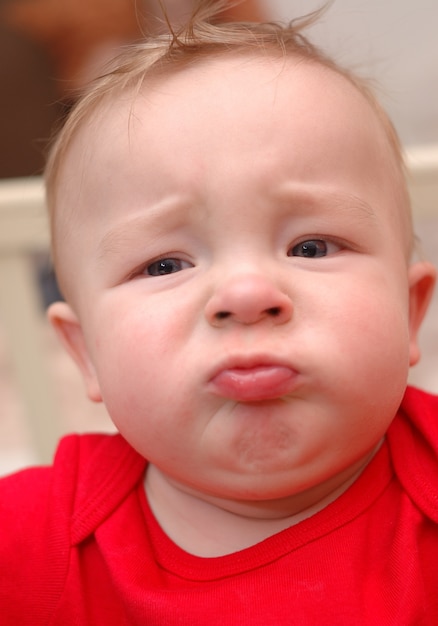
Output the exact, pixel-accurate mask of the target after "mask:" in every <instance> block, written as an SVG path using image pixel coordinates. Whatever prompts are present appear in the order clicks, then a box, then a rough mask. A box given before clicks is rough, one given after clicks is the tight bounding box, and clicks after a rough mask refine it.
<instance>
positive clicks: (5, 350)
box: [0, 0, 438, 473]
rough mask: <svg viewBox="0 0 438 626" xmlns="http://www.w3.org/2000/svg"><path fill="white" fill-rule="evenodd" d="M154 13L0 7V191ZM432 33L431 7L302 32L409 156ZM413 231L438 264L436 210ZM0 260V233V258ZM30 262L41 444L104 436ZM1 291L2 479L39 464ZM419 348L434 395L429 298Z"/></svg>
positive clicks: (71, 2) (419, 142)
mask: <svg viewBox="0 0 438 626" xmlns="http://www.w3.org/2000/svg"><path fill="white" fill-rule="evenodd" d="M191 3H192V0H167V2H166V7H167V11H168V15H169V18H170V20H171V21H173V22H174V23H175V24H177V23H179V22H181V21H183V20H184V16H185V15H187V14H188V13H189V12H190V9H191ZM321 4H322V3H321V2H319V1H316V0H244V1H243V2H242V3H240V4H239V5H237V6H235V7H233V6H232V5H230V8H229V10H227V11H226V17H227V19H247V20H260V19H265V20H280V21H288V20H290V19H292V18H294V17H297V16H301V15H303V14H306V13H308V12H309V11H311V10H314V9H317V8H318V7H320V6H321ZM160 16H161V11H160V7H159V2H158V0H0V85H1V87H0V146H1V149H0V185H1V183H2V182H4V181H6V180H7V179H17V178H20V177H29V176H35V175H39V174H40V173H41V170H42V167H43V164H44V154H45V149H46V145H47V141H48V139H49V137H50V136H51V134H52V132H53V129H54V127H55V126H56V124H57V123H59V120H61V119H62V118H63V116H64V115H65V113H66V112H67V111H68V109H69V108H70V106H71V104H72V102H73V101H74V100H75V98H76V97H77V94H78V91H79V90H80V88H81V86H82V85H83V84H84V83H86V82H87V81H88V80H89V79H90V78H91V77H92V76H93V75H95V74H96V73H98V72H99V70H100V68H101V67H102V66H103V64H104V63H105V62H106V61H107V60H109V59H110V58H111V57H112V56H114V55H115V54H116V53H117V51H118V50H119V49H120V46H122V45H124V44H127V43H130V42H132V41H135V40H138V39H140V38H141V37H142V34H143V33H144V32H158V31H162V30H164V28H165V26H164V24H163V20H162V19H161V17H160ZM437 30H438V3H436V1H435V0H416V1H415V2H413V0H385V2H382V1H381V0H335V1H334V2H333V3H331V6H330V8H329V9H328V11H327V13H326V14H325V15H324V16H323V17H322V19H321V21H320V22H319V23H318V24H317V25H315V26H314V27H312V29H310V30H309V35H310V38H311V39H312V40H313V41H314V42H316V43H317V44H318V45H319V46H320V47H322V48H323V49H324V50H326V51H327V52H328V53H329V54H330V55H332V56H333V57H334V58H335V59H336V60H338V61H339V62H340V63H341V64H342V65H344V66H347V67H349V68H352V69H354V70H355V71H356V72H358V73H359V74H360V75H362V76H364V77H369V78H372V79H373V84H374V86H375V90H376V91H377V94H378V95H379V97H380V100H381V101H382V103H383V104H384V106H385V108H386V109H387V110H388V112H389V113H390V116H391V118H392V120H393V121H394V123H395V126H396V128H397V130H398V132H399V134H400V137H401V139H402V142H403V144H404V145H405V146H406V148H407V149H410V148H417V147H418V146H421V147H426V148H427V149H429V148H430V150H432V151H433V150H434V149H435V147H436V146H438V40H437V37H436V32H437ZM437 203H438V198H437ZM0 224H1V222H0ZM415 225H416V231H417V234H418V235H419V237H420V239H421V241H422V250H423V254H424V256H426V257H427V258H429V259H431V260H432V261H433V262H435V263H436V264H437V265H438V206H437V207H436V208H434V207H432V209H430V208H428V209H427V210H426V211H422V212H419V213H418V214H416V215H415ZM2 254H3V250H2V248H1V232H0V261H1V259H2ZM33 263H34V266H35V280H36V282H37V285H38V291H39V292H40V296H41V302H40V331H41V337H42V344H41V346H42V351H43V352H44V355H45V357H46V358H45V359H44V360H46V361H47V362H48V367H49V376H48V378H47V380H48V381H50V382H48V383H47V384H49V385H50V392H51V393H52V392H53V395H54V397H55V406H56V409H54V415H56V418H55V419H54V421H53V423H51V422H50V421H49V423H48V424H49V428H50V433H49V434H50V437H49V438H50V442H53V441H54V440H55V439H56V438H57V437H58V436H60V435H62V434H63V433H65V432H71V431H85V430H102V429H103V430H111V428H112V426H111V424H110V422H109V419H108V417H107V416H106V414H105V411H104V409H103V408H102V407H101V406H96V405H92V404H91V403H89V402H88V401H87V400H86V399H85V396H84V391H83V388H82V384H81V381H80V380H79V376H78V374H77V373H76V371H75V369H74V366H73V365H72V364H71V363H70V361H69V360H68V357H67V356H66V355H64V354H63V353H62V351H61V350H60V348H59V347H58V345H57V343H56V340H55V339H54V337H53V335H52V333H51V331H50V329H49V328H47V325H46V323H45V319H44V313H43V311H44V306H45V304H47V302H49V301H50V300H51V299H52V298H53V297H55V296H56V291H55V294H54V290H56V285H54V284H53V281H52V279H51V275H50V268H49V265H48V262H47V256H46V255H45V254H43V253H41V252H39V253H35V255H34V256H33ZM0 280H2V274H1V272H0ZM1 292H2V285H1V284H0V473H5V472H7V471H11V470H14V469H16V468H18V467H21V466H24V465H26V464H29V463H33V462H36V461H38V460H39V458H41V454H40V453H39V449H38V446H35V434H34V433H33V432H32V427H29V423H30V420H31V419H32V415H30V413H31V412H32V408H31V407H30V406H29V402H27V405H26V402H25V401H23V397H22V396H23V390H22V387H21V383H20V380H18V381H17V375H16V360H14V355H13V346H11V343H12V342H11V341H10V332H9V330H8V325H7V324H6V317H7V314H6V313H5V311H6V309H7V304H8V302H6V304H5V298H7V296H5V295H3V300H2V297H1ZM2 302H3V305H4V306H3V307H2ZM12 315H13V311H12ZM10 316H11V311H9V317H10ZM2 320H3V323H2ZM422 346H423V360H422V362H421V363H420V364H419V365H418V366H417V367H416V368H415V369H414V370H413V371H412V382H413V383H415V384H417V385H419V386H422V387H424V388H426V389H428V390H430V391H434V392H436V393H438V295H437V296H436V297H435V300H434V302H433V307H432V310H431V311H430V313H429V315H428V318H427V320H426V324H425V328H424V331H423V334H422ZM42 360H43V359H42ZM37 367H38V368H39V364H37ZM43 367H44V364H43V362H41V368H43ZM19 378H20V377H19V376H18V379H19ZM50 419H52V417H51V418H50ZM46 426H47V423H46ZM52 445H53V444H52V443H50V444H49V445H48V447H47V449H46V453H45V455H47V450H48V453H49V454H50V450H51V446H52ZM43 456H44V454H43Z"/></svg>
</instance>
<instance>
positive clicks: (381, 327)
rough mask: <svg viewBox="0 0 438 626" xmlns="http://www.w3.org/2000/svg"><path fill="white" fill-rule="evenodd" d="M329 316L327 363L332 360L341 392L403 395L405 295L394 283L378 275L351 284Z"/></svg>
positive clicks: (406, 340)
mask: <svg viewBox="0 0 438 626" xmlns="http://www.w3.org/2000/svg"><path fill="white" fill-rule="evenodd" d="M370 285H372V287H371V286H370ZM328 320H329V321H328V323H329V325H330V327H329V329H328V332H327V334H326V336H327V339H328V341H329V342H330V351H329V352H330V353H329V354H328V355H327V356H328V359H329V362H328V363H327V367H328V369H330V360H331V361H332V369H333V371H334V372H335V373H336V375H337V376H338V384H340V385H341V387H342V385H345V388H344V391H345V390H346V389H348V386H352V387H353V389H354V388H355V387H357V388H358V389H359V390H362V391H365V393H366V392H367V390H368V393H373V392H374V393H375V394H378V395H379V396H387V397H389V398H390V397H391V396H393V394H395V396H396V397H398V396H399V395H400V394H401V393H403V391H404V387H405V386H406V381H407V376H408V371H409V319H408V305H407V296H406V295H404V294H403V293H402V290H401V289H398V288H397V285H391V284H388V283H387V282H386V281H384V280H382V279H380V280H377V279H376V280H374V281H372V282H369V283H367V284H365V285H363V284H362V285H361V284H360V283H359V284H357V285H351V286H350V288H349V289H348V290H346V291H345V292H344V297H343V298H339V299H338V300H337V302H336V303H335V304H334V306H333V311H332V315H331V316H330V314H329V317H328ZM337 365H338V368H337V367H336V366H337Z"/></svg>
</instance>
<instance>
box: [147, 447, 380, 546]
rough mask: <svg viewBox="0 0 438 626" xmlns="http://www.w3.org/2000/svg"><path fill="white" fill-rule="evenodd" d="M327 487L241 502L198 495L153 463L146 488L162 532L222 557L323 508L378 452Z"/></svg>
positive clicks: (336, 478) (340, 492) (182, 544)
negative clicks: (278, 497) (272, 498)
mask: <svg viewBox="0 0 438 626" xmlns="http://www.w3.org/2000/svg"><path fill="white" fill-rule="evenodd" d="M374 453H375V451H373V453H372V454H370V455H369V456H367V458H366V459H365V460H364V459H362V461H361V462H360V464H357V466H355V467H354V468H349V469H348V470H347V471H345V472H344V473H342V475H337V476H336V477H335V478H334V479H330V480H328V481H326V482H324V483H323V484H321V485H317V486H316V487H313V488H312V489H310V490H307V491H305V492H302V493H299V494H294V495H292V496H289V497H286V498H282V499H277V500H267V501H264V500H263V501H236V500H225V499H221V498H216V497H214V496H211V495H206V494H203V493H198V492H195V491H193V490H192V489H190V488H188V487H186V486H184V485H180V484H179V483H177V482H176V481H174V480H173V479H171V478H169V477H168V476H166V475H165V474H163V473H162V472H161V471H160V470H159V469H158V468H157V467H155V466H154V465H150V466H149V467H148V471H147V474H146V481H145V489H146V493H147V497H148V500H149V505H150V507H151V510H152V512H153V514H154V516H155V518H156V520H157V521H158V523H159V524H160V526H161V528H162V530H163V531H164V532H165V533H166V534H167V535H168V537H169V538H170V539H171V540H172V541H173V542H174V543H176V544H177V545H178V546H179V547H180V548H182V549H183V550H185V551H186V552H189V553H190V554H193V555H195V556H200V557H218V556H224V555H226V554H231V553H233V552H238V551H239V550H243V549H245V548H249V547H250V546H253V545H255V544H257V543H259V542H260V541H263V540H264V539H267V538H268V537H270V536H272V535H275V534H276V533H278V532H281V531H282V530H285V529H286V528H289V527H290V526H293V525H295V524H298V523H299V522H301V521H303V520H304V519H307V518H309V517H311V516H312V515H315V514H316V513H317V512H318V511H321V510H322V509H324V508H325V507H326V506H328V505H329V504H330V503H331V502H333V501H334V500H336V499H337V498H338V497H339V496H340V495H341V494H342V493H343V492H344V491H346V489H348V487H349V486H350V485H351V484H352V483H353V482H354V481H355V480H356V478H357V477H358V476H359V474H361V472H362V471H363V469H364V468H365V466H366V465H367V464H368V463H369V461H370V459H371V458H372V456H373V455H374Z"/></svg>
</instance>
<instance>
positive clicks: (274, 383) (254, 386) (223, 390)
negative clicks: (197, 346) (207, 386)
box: [210, 365, 297, 402]
mask: <svg viewBox="0 0 438 626" xmlns="http://www.w3.org/2000/svg"><path fill="white" fill-rule="evenodd" d="M296 379H297V373H296V372H295V370H293V369H291V368H289V367H284V366H280V365H275V366H260V367H251V368H233V369H227V370H223V371H221V372H220V373H219V374H217V375H216V376H214V378H212V380H211V381H210V382H211V384H212V386H213V390H214V393H215V394H217V395H219V396H222V397H224V398H229V399H230V400H236V401H238V402H260V401H262V400H274V399H277V398H281V397H282V396H285V395H287V394H288V393H291V392H292V391H293V389H294V388H295V387H296Z"/></svg>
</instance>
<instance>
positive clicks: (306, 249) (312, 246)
mask: <svg viewBox="0 0 438 626" xmlns="http://www.w3.org/2000/svg"><path fill="white" fill-rule="evenodd" d="M317 253H318V246H317V245H316V243H315V242H313V241H309V242H307V243H303V254H304V255H305V256H308V257H314V256H316V255H317Z"/></svg>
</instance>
